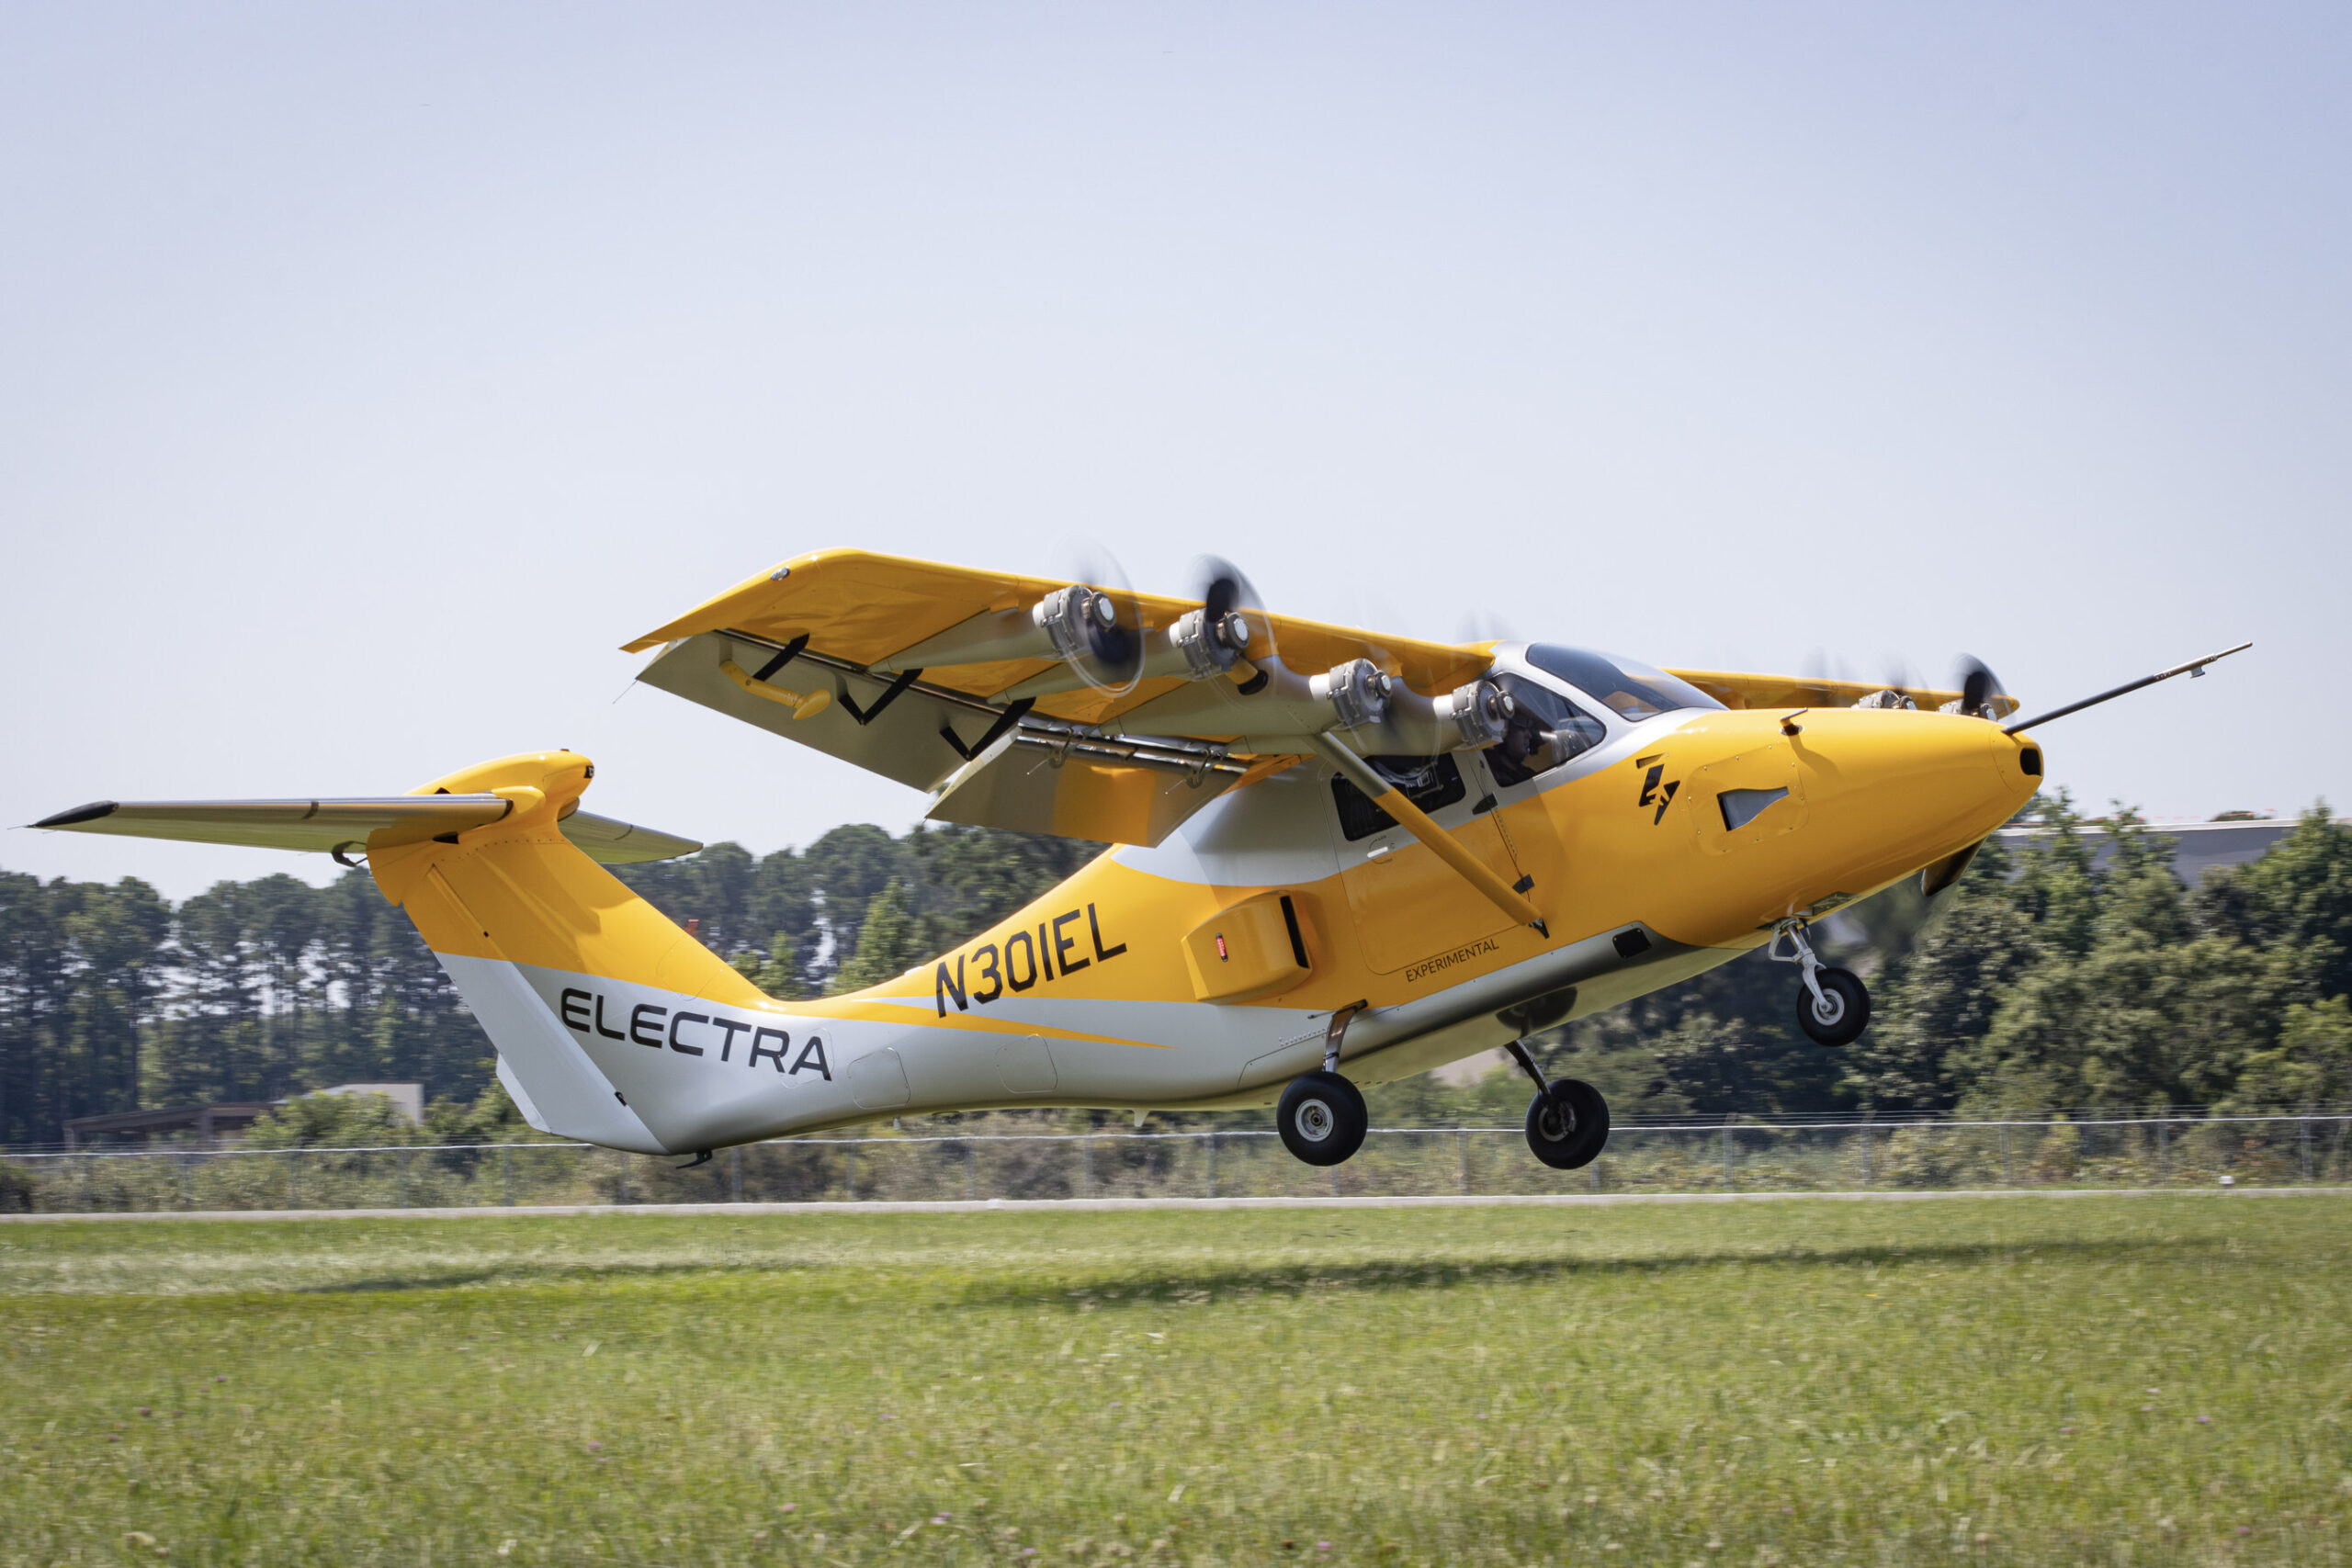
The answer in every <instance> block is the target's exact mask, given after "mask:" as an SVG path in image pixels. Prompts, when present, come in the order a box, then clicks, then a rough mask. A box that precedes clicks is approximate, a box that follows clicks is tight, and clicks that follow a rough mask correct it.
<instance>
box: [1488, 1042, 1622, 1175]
mask: <svg viewBox="0 0 2352 1568" xmlns="http://www.w3.org/2000/svg"><path fill="white" fill-rule="evenodd" d="M1503 1049H1504V1050H1506V1051H1509V1052H1510V1054H1511V1055H1512V1057H1513V1058H1514V1059H1516V1060H1517V1061H1518V1063H1519V1066H1520V1070H1521V1072H1523V1073H1525V1074H1526V1075H1527V1076H1528V1077H1531V1078H1533V1079H1534V1080H1535V1098H1534V1100H1532V1101H1530V1102H1529V1104H1528V1107H1527V1146H1528V1148H1529V1149H1530V1150H1531V1151H1532V1152H1533V1154H1534V1156H1535V1157H1536V1158H1537V1159H1540V1160H1542V1161H1543V1162H1544V1164H1545V1165H1548V1166H1550V1167H1551V1168H1553V1169H1554V1170H1578V1169H1581V1168H1584V1167H1586V1166H1588V1165H1590V1164H1591V1163H1592V1162H1593V1161H1594V1160H1596V1159H1598V1158H1600V1151H1601V1149H1602V1148H1603V1147H1604V1146H1605V1145H1607V1144H1608V1142H1609V1102H1608V1101H1607V1100H1603V1099H1601V1098H1600V1090H1599V1089H1595V1088H1593V1087H1592V1086H1591V1085H1590V1084H1589V1083H1585V1082H1583V1081H1581V1080H1579V1079H1577V1078H1553V1079H1549V1080H1547V1079H1545V1077H1544V1069H1543V1068H1541V1067H1539V1066H1536V1065H1535V1058H1534V1057H1533V1056H1531V1055H1528V1053H1527V1047H1526V1046H1525V1045H1523V1044H1521V1043H1519V1042H1518V1041H1516V1040H1514V1041H1512V1042H1511V1043H1510V1044H1508V1045H1506V1046H1504V1047H1503Z"/></svg>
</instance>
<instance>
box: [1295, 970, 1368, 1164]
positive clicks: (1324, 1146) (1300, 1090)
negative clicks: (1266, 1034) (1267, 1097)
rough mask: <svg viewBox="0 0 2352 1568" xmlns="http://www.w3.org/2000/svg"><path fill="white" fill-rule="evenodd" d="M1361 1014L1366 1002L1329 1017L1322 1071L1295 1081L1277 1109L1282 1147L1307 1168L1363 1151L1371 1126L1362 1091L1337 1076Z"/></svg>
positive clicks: (1301, 1076)
mask: <svg viewBox="0 0 2352 1568" xmlns="http://www.w3.org/2000/svg"><path fill="white" fill-rule="evenodd" d="M1363 1010H1364V1004H1363V1003H1362V1002H1355V1003H1352V1004H1351V1005H1350V1006H1347V1007H1343V1008H1340V1009H1339V1010H1337V1011H1335V1012H1333V1013H1332V1014H1331V1023H1330V1027H1329V1028H1328V1029H1326V1030H1325V1031H1324V1033H1323V1066H1322V1070H1321V1071H1319V1072H1312V1073H1303V1074H1301V1075H1300V1076H1299V1077H1295V1078H1293V1079H1292V1080H1291V1085H1290V1087H1289V1088H1288V1089H1284V1090H1283V1098H1282V1103H1281V1104H1280V1105H1278V1106H1276V1107H1275V1108H1274V1130H1275V1131H1276V1132H1278V1133H1280V1134H1282V1139H1283V1147H1284V1148H1286V1149H1288V1150H1289V1151H1290V1152H1291V1153H1292V1154H1294V1155H1295V1156H1298V1157H1299V1158H1300V1159H1303V1160H1305V1161H1306V1163H1307V1164H1309V1165H1338V1164H1340V1163H1341V1162H1342V1161H1344V1160H1346V1159H1347V1158H1348V1157H1349V1156H1351V1155H1353V1154H1354V1153H1355V1152H1356V1151H1357V1150H1358V1149H1360V1148H1362V1147H1363V1135H1364V1133H1365V1132H1366V1131H1367V1130H1368V1129H1369V1128H1370V1127H1371V1126H1372V1113H1371V1112H1370V1111H1366V1110H1365V1109H1364V1104H1363V1092H1362V1091H1361V1090H1359V1089H1357V1088H1356V1086H1355V1085H1353V1084H1351V1083H1350V1082H1349V1081H1348V1080H1347V1079H1345V1078H1343V1077H1340V1071H1339V1069H1340V1041H1341V1040H1342V1039H1344V1038H1345V1037H1346V1035H1347V1032H1348V1025H1349V1023H1350V1022H1351V1021H1353V1020H1354V1018H1355V1016H1356V1014H1358V1013H1360V1012H1362V1011H1363Z"/></svg>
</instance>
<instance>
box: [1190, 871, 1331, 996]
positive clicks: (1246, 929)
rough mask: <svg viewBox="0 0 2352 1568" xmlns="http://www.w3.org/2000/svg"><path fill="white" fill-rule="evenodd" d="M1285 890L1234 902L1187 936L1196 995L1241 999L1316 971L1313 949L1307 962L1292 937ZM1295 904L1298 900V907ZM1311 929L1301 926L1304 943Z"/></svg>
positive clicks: (1297, 982) (1289, 985) (1292, 985)
mask: <svg viewBox="0 0 2352 1568" xmlns="http://www.w3.org/2000/svg"><path fill="white" fill-rule="evenodd" d="M1284 897H1287V895H1285V894H1283V893H1280V892H1270V893H1260V894H1255V895H1253V896H1252V897H1248V898H1244V899H1242V900H1241V901H1240V902H1239V903H1237V904H1229V905H1227V907H1226V908H1222V909H1220V910H1218V911H1217V912H1216V914H1214V915H1212V916H1210V917H1209V918H1208V919H1205V920H1203V921H1202V922H1201V923H1200V924H1199V925H1197V926H1194V927H1193V929H1192V930H1191V931H1188V932H1187V933H1185V936H1184V966H1185V968H1186V970H1187V971H1189V972H1190V974H1191V975H1192V977H1193V998H1194V999H1195V1000H1197V1001H1204V1002H1241V1001H1250V1000H1252V999H1254V998H1258V997H1263V996H1268V995H1271V994H1272V993H1273V992H1276V991H1287V990H1295V989H1296V988H1297V987H1300V986H1301V985H1303V984H1305V983H1306V980H1307V978H1308V976H1311V975H1312V974H1313V973H1314V970H1313V967H1312V955H1311V954H1310V962H1309V964H1308V965H1307V966H1305V967H1302V966H1301V965H1300V964H1299V962H1298V954H1297V953H1296V952H1295V951H1294V950H1293V948H1292V946H1291V940H1290V920H1289V919H1285V918H1284V917H1283V898H1284ZM1294 911H1295V905H1294ZM1305 938H1306V932H1305V931H1304V930H1303V929H1302V931H1300V945H1301V946H1304V945H1305Z"/></svg>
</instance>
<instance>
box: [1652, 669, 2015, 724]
mask: <svg viewBox="0 0 2352 1568" xmlns="http://www.w3.org/2000/svg"><path fill="white" fill-rule="evenodd" d="M1667 673H1668V674H1669V675H1673V676H1676V677H1679V679H1681V680H1685V681H1688V682H1691V684H1692V685H1694V686H1696V687H1698V688H1699V689H1700V690H1701V691H1702V692H1704V693H1706V694H1707V695H1709V696H1711V697H1713V698H1714V699H1715V701H1717V702H1719V703H1721V704H1723V705H1724V706H1725V707H1727V708H1795V707H1816V708H1849V707H1852V706H1854V705H1856V704H1858V703H1860V702H1862V701H1864V700H1865V699H1867V698H1871V697H1877V696H1878V695H1879V694H1881V693H1884V692H1892V693H1894V694H1896V695H1898V696H1900V697H1903V698H1905V700H1907V701H1908V702H1909V703H1910V704H1911V705H1913V706H1914V707H1921V708H1940V707H1945V706H1948V705H1951V704H1954V703H1957V702H1959V701H1960V700H1961V694H1959V693H1958V692H1946V691H1939V690H1937V689H1935V688H1933V687H1929V686H1889V685H1887V684H1886V683H1885V682H1870V681H1825V680H1819V679H1816V678H1815V677H1814V676H1810V675H1750V674H1744V673H1741V672H1739V671H1729V670H1668V671H1667ZM1882 705H1885V706H1897V707H1899V706H1901V704H1899V703H1892V704H1889V703H1883V704H1882ZM1986 705H1987V706H1988V707H1989V708H1990V709H1991V710H1992V713H1993V716H1995V717H1996V718H2007V717H2008V716H2009V715H2011V714H2013V713H2015V712H2017V711H2018V700H2017V699H2016V698H2015V697H2013V696H2010V695H2009V694H2007V692H1995V693H1993V694H1992V695H1991V696H1990V697H1989V698H1988V699H1987V702H1986Z"/></svg>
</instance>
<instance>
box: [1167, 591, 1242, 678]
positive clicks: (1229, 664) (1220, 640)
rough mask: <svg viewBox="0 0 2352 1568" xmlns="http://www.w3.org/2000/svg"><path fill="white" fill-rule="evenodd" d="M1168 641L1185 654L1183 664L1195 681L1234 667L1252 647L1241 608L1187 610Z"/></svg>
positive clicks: (1172, 629) (1173, 628) (1169, 631)
mask: <svg viewBox="0 0 2352 1568" xmlns="http://www.w3.org/2000/svg"><path fill="white" fill-rule="evenodd" d="M1168 640H1169V641H1170V642H1172V643H1174V644H1175V645H1176V647H1177V648H1178V649H1180V650H1181V651H1182V653H1183V655H1184V667H1185V669H1186V671H1189V672H1190V674H1191V675H1192V678H1193V680H1195V681H1205V680H1207V679H1208V678H1209V677H1210V676H1212V675H1222V674H1224V673H1225V672H1226V671H1228V670H1230V669H1232V668H1233V661H1234V660H1236V659H1238V658H1239V657H1240V656H1241V650H1242V649H1245V648H1247V647H1249V646H1250V623H1249V621H1248V620H1246V619H1244V618H1243V616H1242V615H1241V612H1239V611H1238V610H1228V611H1227V612H1226V613H1225V614H1224V615H1210V614H1209V612H1208V611H1207V609H1205V608H1203V609H1198V610H1187V611H1185V612H1184V613H1183V614H1182V615H1179V616H1177V617H1176V622H1175V624H1174V625H1173V626H1170V627H1169V628H1168Z"/></svg>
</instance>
